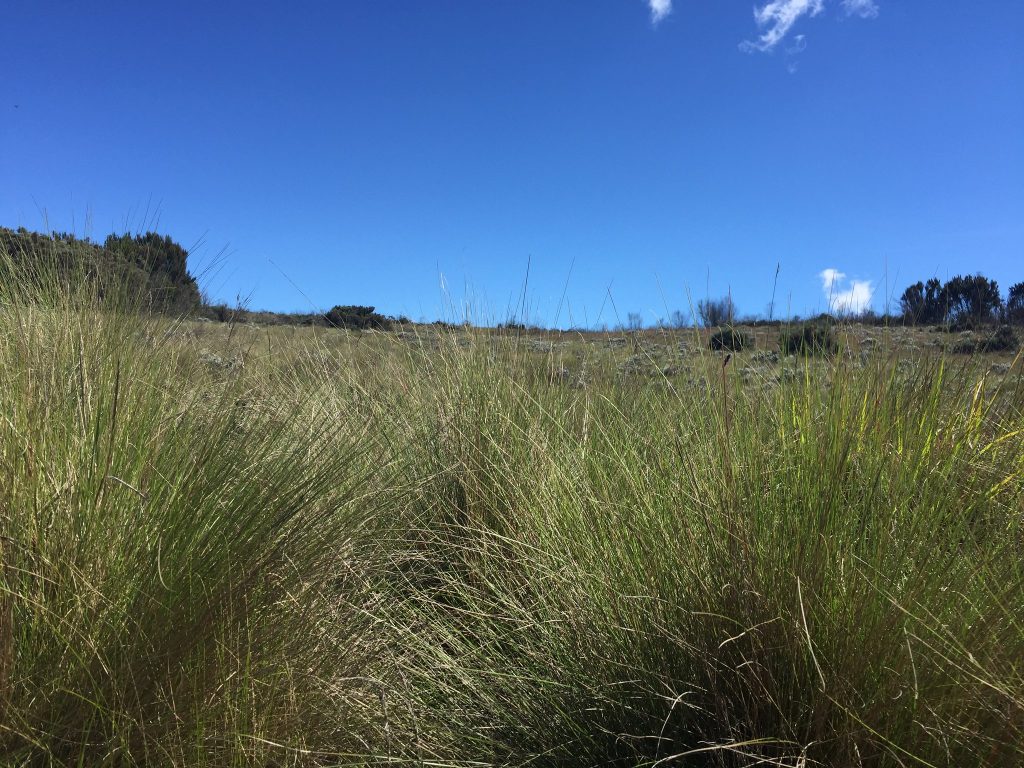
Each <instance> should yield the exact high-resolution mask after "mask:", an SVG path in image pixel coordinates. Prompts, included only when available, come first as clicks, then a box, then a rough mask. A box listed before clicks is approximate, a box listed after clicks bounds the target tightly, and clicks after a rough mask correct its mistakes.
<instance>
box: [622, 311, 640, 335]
mask: <svg viewBox="0 0 1024 768" xmlns="http://www.w3.org/2000/svg"><path fill="white" fill-rule="evenodd" d="M626 327H627V328H628V329H629V330H631V331H639V330H640V329H641V328H643V327H644V318H643V315H641V314H640V313H639V312H630V313H629V314H628V315H626Z"/></svg>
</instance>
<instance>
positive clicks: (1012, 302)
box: [1006, 283, 1024, 325]
mask: <svg viewBox="0 0 1024 768" xmlns="http://www.w3.org/2000/svg"><path fill="white" fill-rule="evenodd" d="M1006 322H1008V323H1012V324H1014V325H1024V283H1017V284H1016V285H1013V286H1010V293H1009V295H1007V297H1006Z"/></svg>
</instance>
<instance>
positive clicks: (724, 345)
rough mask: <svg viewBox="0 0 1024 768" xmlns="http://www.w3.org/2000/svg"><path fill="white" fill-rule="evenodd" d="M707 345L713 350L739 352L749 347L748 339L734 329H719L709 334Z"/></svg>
mask: <svg viewBox="0 0 1024 768" xmlns="http://www.w3.org/2000/svg"><path fill="white" fill-rule="evenodd" d="M708 345H709V346H710V347H711V349H714V350H728V351H730V352H739V351H740V350H742V349H743V348H744V347H748V346H750V337H749V336H747V335H746V334H744V333H741V332H740V331H738V330H736V329H735V328H731V327H726V328H719V329H718V330H717V331H715V332H714V333H713V334H711V338H710V339H709V341H708Z"/></svg>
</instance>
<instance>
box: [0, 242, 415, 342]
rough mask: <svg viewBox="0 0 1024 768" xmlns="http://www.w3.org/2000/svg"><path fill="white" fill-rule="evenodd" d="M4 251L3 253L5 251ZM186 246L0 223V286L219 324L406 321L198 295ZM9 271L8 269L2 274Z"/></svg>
mask: <svg viewBox="0 0 1024 768" xmlns="http://www.w3.org/2000/svg"><path fill="white" fill-rule="evenodd" d="M5 254H6V257H5V256H4V255H5ZM187 259H188V251H187V250H186V249H185V248H184V247H183V246H181V245H179V244H178V243H176V242H174V240H172V239H171V238H170V237H167V236H166V235H159V234H157V233H155V232H146V233H145V234H138V235H130V234H123V235H117V234H112V235H109V236H108V237H107V238H106V240H104V241H103V242H102V243H98V242H94V241H92V240H91V239H89V238H88V237H85V238H79V237H76V236H75V235H73V234H69V233H67V232H51V233H49V234H42V233H39V232H30V231H28V230H27V229H25V228H23V227H21V228H18V229H16V230H15V229H8V228H5V227H0V284H2V283H3V282H6V281H9V280H29V281H32V282H33V283H34V284H35V285H36V287H37V288H38V289H39V290H41V291H46V290H49V289H53V288H57V289H60V288H62V287H64V286H68V287H82V285H83V284H85V285H86V286H87V287H91V288H92V289H94V290H95V291H96V295H97V296H98V297H99V298H100V299H101V300H103V301H105V302H109V303H112V304H113V303H116V304H120V305H122V306H124V305H129V306H132V307H133V308H139V309H143V310H150V311H156V312H165V313H169V314H177V315H192V316H196V317H205V318H206V319H208V320H215V321H219V322H255V323H260V324H266V325H317V326H322V327H325V328H330V327H335V328H354V329H370V328H372V329H387V328H391V327H393V326H395V325H398V324H404V323H409V322H411V321H410V320H409V319H408V318H405V317H398V318H393V317H389V316H386V315H381V314H379V313H378V312H376V311H375V308H374V307H367V306H357V305H338V306H335V307H333V308H332V309H330V310H328V311H327V312H306V313H301V312H299V313H295V312H293V313H284V312H260V311H253V310H249V309H245V308H243V307H230V306H228V305H227V304H213V303H211V302H209V301H207V300H205V299H204V297H203V295H202V294H201V293H200V291H199V286H198V284H197V282H196V279H195V277H193V276H192V275H191V274H190V273H189V271H188V266H187ZM10 270H14V272H15V273H14V274H5V272H10Z"/></svg>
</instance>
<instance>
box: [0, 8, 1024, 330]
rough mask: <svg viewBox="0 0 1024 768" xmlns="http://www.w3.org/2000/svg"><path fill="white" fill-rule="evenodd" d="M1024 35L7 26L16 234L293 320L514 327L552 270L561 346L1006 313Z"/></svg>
mask: <svg viewBox="0 0 1024 768" xmlns="http://www.w3.org/2000/svg"><path fill="white" fill-rule="evenodd" d="M1022 39H1024V4H1022V3H1020V2H1019V1H1018V0H974V1H973V2H971V3H963V2H921V1H920V0H917V1H908V0H903V1H901V0H874V2H872V1H871V0H773V1H772V2H765V1H764V0H755V1H754V2H751V0H737V1H735V2H734V0H672V1H671V2H669V1H668V0H566V1H561V0H487V1H485V0H459V1H455V0H430V1H429V2H428V1H427V0H344V1H343V2H330V3H328V2H322V3H298V2H293V3H254V2H247V3H233V2H217V3H208V2H203V3H193V2H176V3H164V4H161V7H158V4H156V3H127V2H123V3H114V2H99V1H96V2H81V1H79V2H73V1H71V0H64V1H63V2H53V1H50V0H7V2H6V3H5V10H4V23H3V26H2V28H0V72H2V73H3V76H2V77H0V115H2V116H3V119H2V120H0V224H2V225H5V226H26V227H29V228H34V229H40V228H44V227H45V226H47V224H46V222H48V226H49V227H50V228H53V229H61V230H74V231H76V232H78V233H79V234H91V235H92V236H93V237H103V236H104V235H106V234H107V233H108V232H109V231H111V230H112V229H117V230H123V229H124V228H125V227H128V228H130V229H133V230H137V229H145V228H147V227H151V226H154V225H158V228H159V230H160V231H162V232H165V233H167V234H170V235H172V236H173V237H175V239H177V240H179V241H181V242H182V243H183V244H185V245H186V246H191V245H193V244H197V243H198V244H199V247H198V248H196V249H195V254H194V263H193V267H194V269H196V270H200V269H202V268H203V267H204V265H210V264H216V265H217V269H216V270H215V271H214V272H213V273H212V274H210V273H208V274H207V276H206V287H207V290H208V291H209V292H210V294H211V296H212V297H214V298H217V299H224V300H227V301H234V299H235V297H236V296H239V295H241V296H243V297H248V301H249V304H250V305H251V306H253V307H266V308H273V309H279V310H310V309H312V308H313V307H318V308H326V307H330V306H332V305H334V304H339V303H340V304H373V305H376V306H377V307H378V309H379V310H381V311H384V312H387V313H391V314H399V313H402V314H406V315H408V316H410V317H412V318H414V319H420V318H426V319H433V318H435V317H438V316H447V317H453V316H455V315H457V314H458V313H459V312H461V311H464V307H465V306H466V304H467V303H468V304H469V306H470V308H471V312H472V314H473V315H474V317H475V318H476V319H478V320H493V321H498V320H502V319H505V316H506V315H507V313H508V308H509V307H514V306H515V305H516V304H517V302H518V300H519V296H520V293H521V291H522V288H523V283H524V279H525V277H526V272H527V263H529V264H530V270H529V282H528V285H527V288H526V294H527V297H528V300H527V303H528V307H529V319H530V320H531V321H536V322H541V323H546V324H555V323H557V324H558V325H560V326H565V325H567V324H569V323H570V322H571V323H575V324H578V325H583V324H588V325H591V326H593V325H595V324H598V323H603V322H607V323H609V324H611V325H614V324H615V323H616V312H617V313H618V316H619V317H620V318H621V319H625V316H626V313H627V312H640V313H641V314H642V315H643V317H644V319H645V321H647V322H654V321H655V320H656V319H657V318H658V317H664V316H666V315H667V314H668V313H669V312H671V311H672V310H674V309H683V310H686V308H687V307H688V306H689V304H690V302H691V301H692V302H693V303H695V302H696V301H697V300H698V299H700V298H703V297H704V296H707V295H711V296H719V295H722V294H725V293H726V292H731V294H732V296H733V298H734V300H735V301H736V303H737V305H738V306H739V309H740V311H741V312H749V313H763V312H765V310H766V307H767V305H768V303H769V301H770V300H771V298H772V291H773V284H774V277H775V272H776V265H780V270H779V277H778V285H777V289H776V306H777V308H779V309H781V310H782V311H783V312H785V311H786V310H787V309H788V310H790V311H791V312H794V313H799V314H808V313H811V312H818V311H823V310H825V309H827V308H828V306H829V303H830V299H829V296H828V295H827V294H826V291H824V290H823V284H824V283H826V282H827V283H828V285H829V288H830V293H831V296H832V302H833V303H835V302H839V303H843V302H845V306H855V307H856V306H860V305H862V304H864V303H865V301H866V302H867V303H868V304H869V305H870V306H873V307H875V308H876V309H881V308H883V307H884V305H885V302H886V297H887V295H889V296H895V297H897V298H898V296H899V293H900V292H901V291H902V289H903V287H905V286H906V285H907V284H908V283H910V282H913V281H916V280H917V279H924V278H927V277H929V276H932V275H936V276H939V277H941V278H946V277H949V276H952V275H953V274H956V273H973V272H978V271H980V272H983V273H984V274H986V275H988V276H989V277H992V278H995V279H996V280H998V281H999V283H1000V285H1001V286H1002V288H1003V289H1004V291H1005V289H1006V288H1007V287H1008V285H1009V284H1010V283H1013V282H1017V281H1020V280H1024V45H1022V44H1021V40H1022ZM44 217H45V218H44ZM823 275H824V278H823ZM563 293H564V300H563ZM609 293H610V296H611V301H608V296H609Z"/></svg>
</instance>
